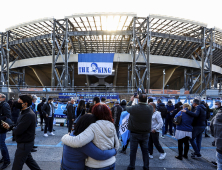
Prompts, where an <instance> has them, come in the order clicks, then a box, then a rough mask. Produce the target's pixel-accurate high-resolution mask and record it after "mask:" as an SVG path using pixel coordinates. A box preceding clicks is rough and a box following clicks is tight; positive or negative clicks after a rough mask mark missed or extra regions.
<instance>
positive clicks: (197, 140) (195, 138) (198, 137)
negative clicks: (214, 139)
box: [190, 126, 206, 156]
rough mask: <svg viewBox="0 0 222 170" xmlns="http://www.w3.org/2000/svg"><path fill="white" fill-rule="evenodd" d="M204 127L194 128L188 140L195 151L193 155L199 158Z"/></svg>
mask: <svg viewBox="0 0 222 170" xmlns="http://www.w3.org/2000/svg"><path fill="white" fill-rule="evenodd" d="M205 127H206V126H194V127H193V132H192V139H190V143H191V145H192V147H193V150H194V151H195V155H198V156H200V150H201V141H202V134H203V132H204V130H205Z"/></svg>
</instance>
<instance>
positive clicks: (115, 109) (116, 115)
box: [111, 101, 123, 138]
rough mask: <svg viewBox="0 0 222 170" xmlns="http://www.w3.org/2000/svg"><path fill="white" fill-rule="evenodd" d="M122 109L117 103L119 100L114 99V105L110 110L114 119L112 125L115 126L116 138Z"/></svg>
mask: <svg viewBox="0 0 222 170" xmlns="http://www.w3.org/2000/svg"><path fill="white" fill-rule="evenodd" d="M122 111H123V108H122V107H121V106H120V105H119V101H115V106H114V107H112V108H111V112H112V116H113V119H114V125H115V128H116V134H117V137H118V138H119V120H120V116H121V113H122Z"/></svg>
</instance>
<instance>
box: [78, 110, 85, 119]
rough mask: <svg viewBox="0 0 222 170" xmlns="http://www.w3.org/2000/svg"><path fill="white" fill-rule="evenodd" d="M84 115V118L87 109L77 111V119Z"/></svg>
mask: <svg viewBox="0 0 222 170" xmlns="http://www.w3.org/2000/svg"><path fill="white" fill-rule="evenodd" d="M81 113H82V116H83V115H84V114H85V113H86V109H82V110H78V109H77V110H76V118H78V117H79V115H80V114H81Z"/></svg>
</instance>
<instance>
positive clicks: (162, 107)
mask: <svg viewBox="0 0 222 170" xmlns="http://www.w3.org/2000/svg"><path fill="white" fill-rule="evenodd" d="M157 111H159V112H160V113H161V117H162V118H166V116H167V108H166V106H165V104H164V103H159V104H158V106H157Z"/></svg>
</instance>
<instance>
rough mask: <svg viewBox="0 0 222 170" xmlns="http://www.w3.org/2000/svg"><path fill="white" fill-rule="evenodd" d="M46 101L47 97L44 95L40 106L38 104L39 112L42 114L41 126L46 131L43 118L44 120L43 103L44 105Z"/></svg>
mask: <svg viewBox="0 0 222 170" xmlns="http://www.w3.org/2000/svg"><path fill="white" fill-rule="evenodd" d="M45 102H46V98H45V97H43V98H42V102H41V103H39V104H38V106H37V110H38V112H39V115H40V126H41V131H44V129H43V120H44V116H43V115H44V114H43V110H42V109H43V105H44V103H45Z"/></svg>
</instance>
